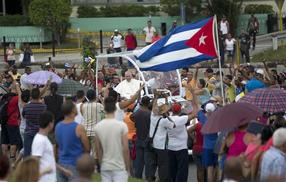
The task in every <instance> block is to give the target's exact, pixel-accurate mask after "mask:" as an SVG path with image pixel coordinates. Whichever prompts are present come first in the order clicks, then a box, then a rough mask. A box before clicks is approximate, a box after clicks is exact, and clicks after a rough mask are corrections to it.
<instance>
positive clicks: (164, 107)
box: [159, 104, 170, 114]
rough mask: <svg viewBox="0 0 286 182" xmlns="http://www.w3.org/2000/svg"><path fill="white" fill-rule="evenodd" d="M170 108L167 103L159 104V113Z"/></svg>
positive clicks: (163, 112)
mask: <svg viewBox="0 0 286 182" xmlns="http://www.w3.org/2000/svg"><path fill="white" fill-rule="evenodd" d="M169 110H170V106H169V105H168V104H163V105H161V106H159V114H165V113H166V112H168V111H169Z"/></svg>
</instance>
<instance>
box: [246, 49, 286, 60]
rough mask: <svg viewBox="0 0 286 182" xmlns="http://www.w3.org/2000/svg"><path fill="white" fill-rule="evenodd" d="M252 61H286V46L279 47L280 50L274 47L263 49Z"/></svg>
mask: <svg viewBox="0 0 286 182" xmlns="http://www.w3.org/2000/svg"><path fill="white" fill-rule="evenodd" d="M251 61H252V62H262V61H266V62H286V47H285V46H283V47H279V48H278V50H276V51H274V50H272V49H269V50H266V51H263V52H261V53H258V54H255V55H253V57H252V59H251Z"/></svg>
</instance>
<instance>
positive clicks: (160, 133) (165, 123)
mask: <svg viewBox="0 0 286 182" xmlns="http://www.w3.org/2000/svg"><path fill="white" fill-rule="evenodd" d="M160 118H162V116H160V115H155V114H154V113H152V114H151V119H150V120H151V123H150V132H149V136H150V137H152V136H153V133H154V132H155V127H156V125H157V123H158V122H159V120H160ZM174 125H175V124H174V123H173V122H171V121H170V120H168V119H166V118H162V119H161V120H160V123H159V125H158V129H157V132H156V134H155V136H154V138H153V146H154V148H156V149H160V150H164V149H166V145H167V143H166V139H167V131H168V129H172V128H173V127H174Z"/></svg>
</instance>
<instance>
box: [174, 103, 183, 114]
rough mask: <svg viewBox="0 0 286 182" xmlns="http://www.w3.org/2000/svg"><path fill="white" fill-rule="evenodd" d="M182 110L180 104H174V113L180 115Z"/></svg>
mask: <svg viewBox="0 0 286 182" xmlns="http://www.w3.org/2000/svg"><path fill="white" fill-rule="evenodd" d="M181 110H182V106H181V105H180V104H179V103H174V104H172V112H173V113H179V112H181Z"/></svg>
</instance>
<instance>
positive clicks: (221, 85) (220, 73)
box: [214, 15, 225, 105]
mask: <svg viewBox="0 0 286 182" xmlns="http://www.w3.org/2000/svg"><path fill="white" fill-rule="evenodd" d="M214 23H215V36H216V39H217V42H216V52H217V58H218V66H219V77H220V88H221V95H222V103H223V105H225V96H224V89H223V77H222V67H221V56H220V46H219V35H218V24H217V16H216V15H215V16H214Z"/></svg>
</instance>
